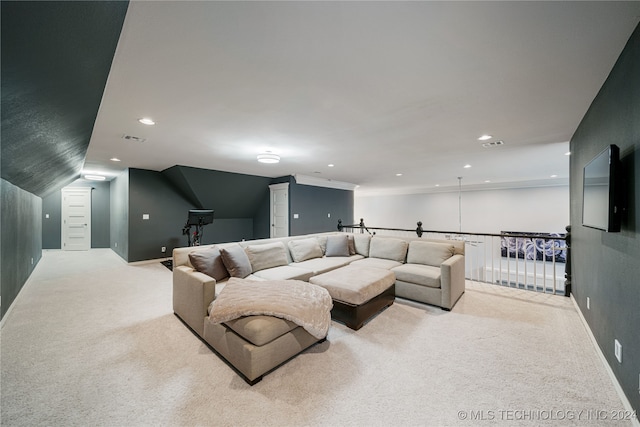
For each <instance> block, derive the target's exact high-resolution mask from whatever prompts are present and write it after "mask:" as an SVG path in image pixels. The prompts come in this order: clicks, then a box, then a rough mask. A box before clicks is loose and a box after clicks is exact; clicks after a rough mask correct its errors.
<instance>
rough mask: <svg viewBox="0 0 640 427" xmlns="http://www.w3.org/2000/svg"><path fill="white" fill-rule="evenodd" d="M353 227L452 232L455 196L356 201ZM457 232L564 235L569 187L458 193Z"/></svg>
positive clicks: (455, 212)
mask: <svg viewBox="0 0 640 427" xmlns="http://www.w3.org/2000/svg"><path fill="white" fill-rule="evenodd" d="M354 204H355V206H354V215H355V218H354V224H357V223H358V222H359V221H360V218H364V221H365V224H366V225H368V226H371V227H386V228H406V229H414V228H415V227H416V222H418V221H422V228H424V229H425V230H436V231H458V230H459V221H458V192H457V191H456V192H454V193H430V194H407V195H394V196H358V192H357V191H356V193H355V198H354ZM461 207H462V209H461V213H462V231H463V232H469V233H499V232H500V231H523V232H548V233H551V232H556V233H563V232H565V226H567V225H569V186H561V187H538V188H517V189H501V190H483V191H463V192H462V193H461Z"/></svg>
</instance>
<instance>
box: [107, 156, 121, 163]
mask: <svg viewBox="0 0 640 427" xmlns="http://www.w3.org/2000/svg"><path fill="white" fill-rule="evenodd" d="M109 160H111V161H112V162H119V161H120V159H119V158H117V157H112V158H110V159H109Z"/></svg>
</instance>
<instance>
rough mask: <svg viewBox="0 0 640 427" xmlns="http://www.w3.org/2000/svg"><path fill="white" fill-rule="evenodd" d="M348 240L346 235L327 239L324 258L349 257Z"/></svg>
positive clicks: (337, 235)
mask: <svg viewBox="0 0 640 427" xmlns="http://www.w3.org/2000/svg"><path fill="white" fill-rule="evenodd" d="M348 241H349V239H348V237H347V235H346V234H336V235H334V236H328V237H327V252H326V253H325V255H326V256H328V257H332V256H349V242H348Z"/></svg>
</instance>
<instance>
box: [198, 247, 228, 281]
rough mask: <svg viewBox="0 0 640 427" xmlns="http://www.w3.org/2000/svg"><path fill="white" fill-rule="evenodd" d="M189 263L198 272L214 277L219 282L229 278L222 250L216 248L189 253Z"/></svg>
mask: <svg viewBox="0 0 640 427" xmlns="http://www.w3.org/2000/svg"><path fill="white" fill-rule="evenodd" d="M189 261H190V262H191V265H193V267H194V268H195V269H196V270H197V271H199V272H201V273H204V274H206V275H207V276H211V277H213V278H214V279H216V281H218V282H219V281H221V280H224V279H226V278H227V277H229V272H228V271H227V269H226V268H225V267H224V263H223V262H222V257H221V256H220V250H219V249H218V248H217V247H216V246H213V247H211V248H206V249H200V250H197V251H193V252H191V253H189Z"/></svg>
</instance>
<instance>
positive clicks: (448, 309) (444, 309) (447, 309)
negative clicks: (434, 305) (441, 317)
mask: <svg viewBox="0 0 640 427" xmlns="http://www.w3.org/2000/svg"><path fill="white" fill-rule="evenodd" d="M440 308H441V309H442V310H443V311H451V309H450V308H444V307H440Z"/></svg>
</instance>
